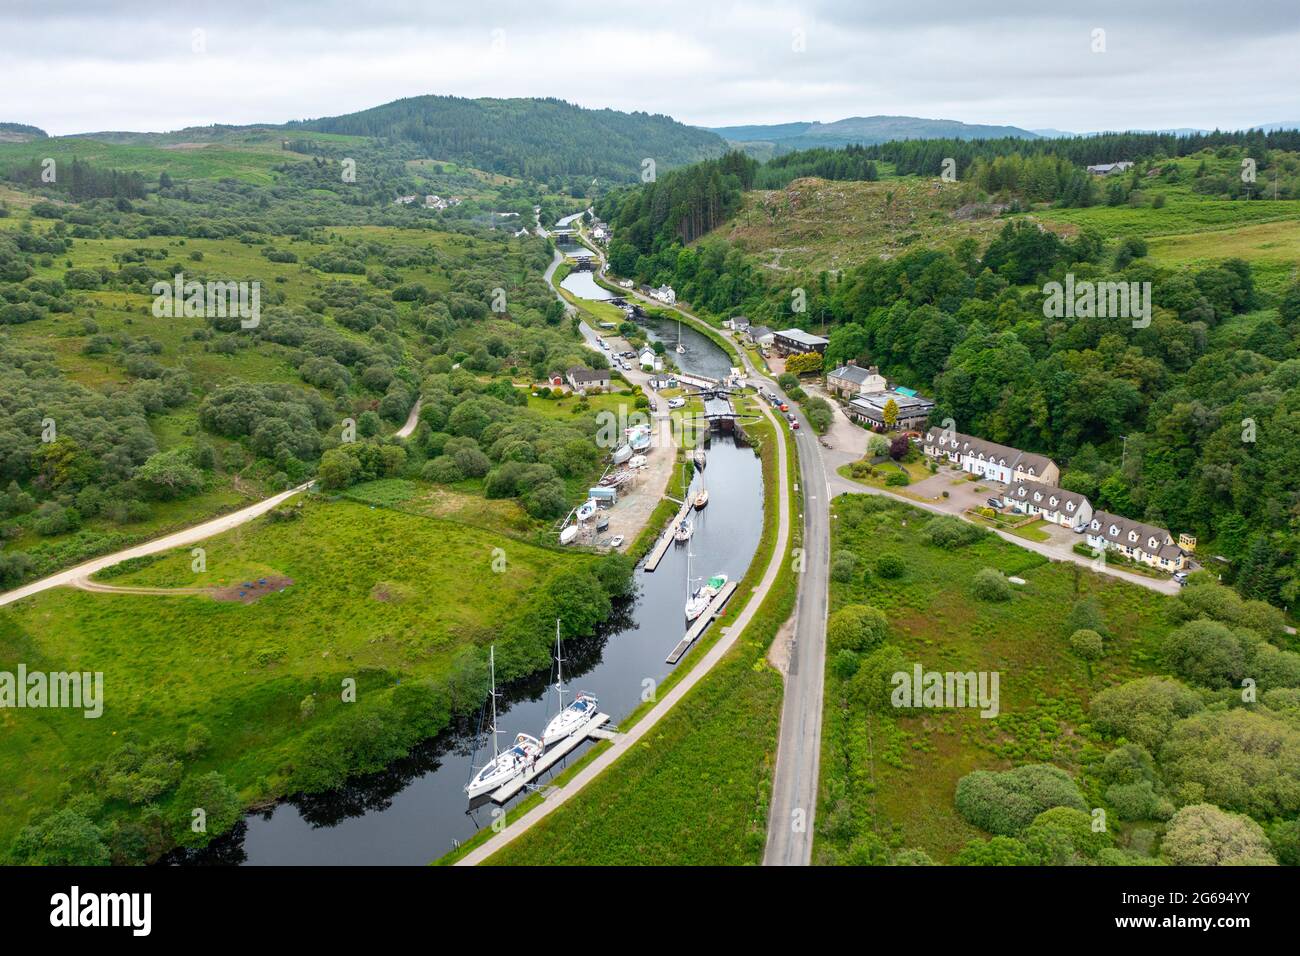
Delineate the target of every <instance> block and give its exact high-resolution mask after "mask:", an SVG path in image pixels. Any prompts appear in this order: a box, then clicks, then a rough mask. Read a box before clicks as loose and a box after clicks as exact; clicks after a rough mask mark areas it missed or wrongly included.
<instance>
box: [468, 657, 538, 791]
mask: <svg viewBox="0 0 1300 956" xmlns="http://www.w3.org/2000/svg"><path fill="white" fill-rule="evenodd" d="M488 678H489V680H490V684H489V687H490V693H489V700H491V702H492V724H491V727H490V733H491V735H492V759H491V760H489V761H488V762H487V763H486V764H484V765H483V767H482V768H481V769H480V770H479V771H478V773H476V774H474V775H473V776H472V777H470V780H469V783H467V784H465V793H466V794H468V796H469V798H470V799H471V800H473V799H474V798H475V797H480V796H482V795H483V794H485V793H490V792H491V791H493V790H495V789H496V788H497V787H500V786H503V785H505V784H507V783H509V782H510V781H511V780H513V779H514V778H515V777H517V776H519V775H520V774H521V773H524V772H525V771H526V770H527V769H528V768H529V767H531V766H532V765H533V761H535V760H536V759H537V758H538V757H539V756H541V753H542V744H541V741H539V740H538V739H537V738H536V737H531V736H529V735H528V734H520V735H519V736H517V737H515V742H514V746H512V747H511V748H510V749H509V750H506V751H504V752H502V751H501V750H499V749H498V748H497V735H498V734H499V733H500V731H498V730H497V649H496V645H495V644H494V645H493V646H492V648H491V650H489V651H488Z"/></svg>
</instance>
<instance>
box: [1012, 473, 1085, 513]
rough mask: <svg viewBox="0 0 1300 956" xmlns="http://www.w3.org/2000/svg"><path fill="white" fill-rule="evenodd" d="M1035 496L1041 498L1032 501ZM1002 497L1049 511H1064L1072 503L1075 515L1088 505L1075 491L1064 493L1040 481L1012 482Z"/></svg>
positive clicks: (1060, 489) (1062, 490)
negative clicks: (1054, 500)
mask: <svg viewBox="0 0 1300 956" xmlns="http://www.w3.org/2000/svg"><path fill="white" fill-rule="evenodd" d="M1036 494H1037V495H1041V496H1042V498H1041V500H1038V501H1035V500H1034V495H1036ZM1002 497H1003V498H1008V499H1011V500H1012V501H1024V502H1028V503H1032V504H1033V505H1034V506H1035V507H1038V508H1046V509H1048V510H1049V511H1064V510H1066V507H1065V506H1066V505H1067V504H1068V503H1070V502H1071V501H1072V502H1074V510H1075V513H1076V514H1077V513H1078V512H1079V511H1081V510H1082V509H1083V506H1084V505H1086V504H1089V501H1088V499H1087V498H1086V497H1085V496H1083V495H1081V494H1079V493H1078V492H1077V491H1066V490H1065V489H1064V488H1057V487H1056V486H1055V485H1045V484H1043V483H1042V482H1041V481H1013V482H1012V483H1011V485H1010V487H1008V488H1007V491H1006V494H1004V495H1003V496H1002ZM1053 498H1055V499H1056V503H1055V504H1053V503H1052V499H1053Z"/></svg>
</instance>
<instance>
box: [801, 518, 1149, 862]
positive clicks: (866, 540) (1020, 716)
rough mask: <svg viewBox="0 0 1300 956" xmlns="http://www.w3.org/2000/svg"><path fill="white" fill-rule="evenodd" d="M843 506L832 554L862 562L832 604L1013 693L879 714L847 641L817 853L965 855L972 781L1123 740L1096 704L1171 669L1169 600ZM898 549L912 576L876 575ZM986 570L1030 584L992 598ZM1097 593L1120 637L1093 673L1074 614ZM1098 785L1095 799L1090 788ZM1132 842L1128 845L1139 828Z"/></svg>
mask: <svg viewBox="0 0 1300 956" xmlns="http://www.w3.org/2000/svg"><path fill="white" fill-rule="evenodd" d="M832 510H833V512H834V513H835V514H836V515H837V518H836V520H835V521H833V522H832V527H833V538H832V543H831V550H832V553H835V552H838V551H841V550H847V551H851V552H852V553H853V554H854V555H855V556H856V557H857V565H856V569H855V572H854V574H853V575H852V576H851V580H848V581H835V582H833V583H832V584H831V593H830V599H831V600H830V608H831V613H832V614H833V613H834V612H835V611H836V610H838V609H840V608H842V607H844V606H845V605H848V604H867V605H870V606H872V607H875V608H878V609H880V610H881V611H883V612H884V613H885V614H886V616H887V617H888V619H889V636H888V638H887V642H888V643H889V644H892V645H893V646H895V647H897V648H898V649H899V650H900V651H901V652H902V654H903V656H904V658H905V659H906V661H907V662H908V664H909V666H910V664H911V663H912V662H913V661H919V662H920V663H921V664H922V666H923V668H924V669H925V670H927V671H942V672H947V671H958V672H966V671H977V672H978V671H996V672H998V673H999V674H1000V697H1001V700H1000V713H999V715H998V716H997V717H996V718H993V719H982V718H981V717H980V716H979V714H978V711H977V710H974V709H929V710H924V711H919V712H916V713H917V714H918V715H912V714H908V713H907V712H906V711H894V710H892V709H889V708H886V709H885V711H884V712H878V711H876V712H873V711H870V710H868V709H867V708H866V707H865V706H864V705H863V704H862V703H860V702H859V701H857V700H856V699H855V698H854V696H853V695H852V694H851V693H850V691H849V681H846V680H844V679H842V678H841V677H840V676H838V674H837V671H836V668H835V662H834V657H835V650H834V649H833V648H832V649H831V650H830V651H829V652H828V663H827V677H826V679H827V687H826V710H825V714H824V727H823V739H822V763H821V768H822V770H821V772H822V779H821V795H820V799H819V808H818V811H817V817H816V831H817V832H816V842H815V844H814V851H813V862H814V863H834V862H844V861H845V860H846V859H848V858H850V856H851V854H850V849H851V847H852V846H853V844H854V842H855V841H856V840H857V839H858V838H859V837H861V836H862V835H863V834H866V833H872V834H874V835H875V836H877V837H878V838H879V839H880V840H881V841H882V842H883V843H884V844H885V845H886V846H888V847H891V848H895V849H897V848H917V849H921V850H924V851H925V852H926V853H927V854H929V855H930V856H931V857H932V858H933V859H934V860H935V861H936V862H940V863H946V862H951V861H952V859H953V857H954V856H955V855H956V853H957V852H958V851H959V850H960V849H961V848H962V847H963V846H964V845H965V843H966V842H967V841H968V840H971V839H974V838H976V837H980V836H983V835H984V834H983V833H982V832H981V831H979V830H977V829H976V828H974V827H972V826H971V825H969V824H968V823H966V822H965V821H964V820H963V819H962V818H961V817H960V816H959V815H958V814H957V812H956V810H955V809H954V806H953V793H954V790H955V787H956V784H957V781H958V779H959V778H960V777H962V776H963V775H965V774H967V773H969V772H971V771H972V770H978V769H990V770H998V769H1005V768H1008V767H1011V766H1013V765H1015V764H1021V763H1032V762H1051V763H1054V764H1056V765H1057V766H1060V767H1062V768H1063V769H1065V770H1067V771H1069V772H1070V773H1071V774H1072V775H1073V776H1075V777H1076V779H1081V778H1086V774H1087V773H1088V771H1089V769H1090V768H1092V767H1093V766H1094V765H1096V763H1097V762H1098V761H1099V759H1100V758H1101V757H1102V756H1104V753H1105V750H1106V749H1109V748H1108V747H1103V746H1100V745H1099V744H1098V742H1097V740H1096V738H1095V737H1094V736H1093V735H1092V734H1091V733H1090V729H1089V725H1088V717H1087V709H1088V704H1089V700H1090V698H1091V697H1092V695H1093V694H1094V693H1096V692H1097V691H1098V690H1100V689H1102V688H1104V687H1106V686H1108V685H1111V684H1114V683H1118V682H1121V681H1123V680H1129V679H1132V678H1134V677H1138V676H1143V675H1145V674H1149V673H1152V672H1153V671H1155V670H1156V666H1155V663H1154V661H1155V653H1156V646H1157V641H1158V639H1159V638H1160V637H1161V636H1162V635H1163V634H1165V633H1166V632H1167V630H1168V629H1169V628H1170V625H1169V624H1168V623H1167V622H1166V619H1165V613H1164V608H1165V604H1166V602H1167V601H1168V600H1169V599H1168V598H1165V597H1163V596H1161V595H1158V594H1155V593H1153V592H1151V591H1148V590H1146V589H1145V588H1141V587H1138V586H1136V585H1132V584H1128V583H1126V582H1123V581H1119V580H1116V579H1114V578H1109V577H1105V576H1102V575H1097V574H1094V573H1092V572H1090V571H1087V570H1084V569H1082V568H1080V567H1079V566H1077V565H1074V564H1066V563H1052V562H1049V561H1048V560H1047V559H1046V558H1043V557H1041V556H1039V555H1037V554H1034V553H1032V552H1030V551H1026V550H1024V549H1022V548H1018V547H1016V546H1014V545H1012V544H1009V543H1006V542H1003V541H1001V540H999V539H997V538H996V537H994V536H992V535H988V536H987V537H985V538H983V539H982V540H981V541H979V542H977V543H974V544H970V545H967V546H965V547H961V548H956V549H945V548H941V547H937V546H935V545H931V544H928V543H927V542H926V541H925V539H924V537H923V529H924V527H925V525H926V524H927V522H928V521H930V520H931V516H929V515H927V514H926V513H924V512H921V511H918V510H916V509H914V508H912V507H910V506H907V505H905V504H902V503H899V502H895V501H891V500H889V499H883V498H879V497H865V496H858V495H853V496H843V497H840V498H837V499H836V500H835V502H834V506H833V509H832ZM884 554H892V555H897V556H899V557H901V558H902V560H903V564H904V567H905V570H904V571H903V573H902V575H901V576H900V577H898V578H887V577H882V576H881V575H879V574H877V573H876V571H875V562H876V561H877V560H878V559H879V558H880V556H882V555H884ZM985 567H992V568H996V569H998V570H999V571H1001V572H1003V573H1004V574H1006V575H1016V576H1019V577H1021V578H1023V579H1024V580H1025V582H1026V583H1025V584H1024V585H1023V586H1019V587H1014V588H1013V591H1014V594H1013V596H1012V599H1011V600H1010V601H1007V602H1005V603H988V602H984V601H980V600H977V599H976V598H974V597H973V595H972V594H971V592H970V582H971V579H972V578H973V576H974V575H975V573H976V572H977V571H979V570H980V569H981V568H985ZM1085 597H1086V598H1091V599H1093V600H1094V601H1095V602H1096V603H1097V605H1098V607H1099V609H1100V611H1101V613H1102V616H1103V618H1104V620H1105V621H1106V624H1107V626H1108V627H1109V629H1110V630H1111V632H1112V635H1113V636H1112V639H1111V640H1108V641H1107V653H1106V656H1105V657H1104V658H1102V659H1101V660H1100V661H1098V662H1096V663H1095V664H1093V665H1092V668H1091V672H1090V670H1089V667H1088V665H1086V664H1085V663H1084V662H1083V661H1081V660H1080V659H1079V658H1077V657H1076V656H1074V655H1073V654H1072V653H1071V652H1070V648H1069V641H1068V639H1069V636H1070V630H1069V626H1068V624H1067V619H1068V617H1069V615H1070V612H1071V609H1072V608H1073V606H1074V603H1075V602H1076V601H1077V600H1079V599H1081V598H1085ZM1083 790H1084V793H1085V794H1089V795H1090V796H1093V797H1095V796H1096V795H1095V794H1090V792H1089V789H1088V786H1087V785H1086V784H1085V785H1084V786H1083ZM1092 805H1094V806H1095V805H1096V804H1095V803H1094V804H1092ZM1117 838H1118V841H1119V842H1120V843H1121V844H1122V843H1123V840H1124V835H1123V834H1118V835H1117Z"/></svg>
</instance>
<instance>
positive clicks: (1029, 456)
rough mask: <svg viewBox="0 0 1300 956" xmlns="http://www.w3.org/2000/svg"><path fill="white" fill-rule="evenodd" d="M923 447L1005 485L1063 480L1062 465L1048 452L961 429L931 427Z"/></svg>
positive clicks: (935, 456) (941, 457) (927, 451)
mask: <svg viewBox="0 0 1300 956" xmlns="http://www.w3.org/2000/svg"><path fill="white" fill-rule="evenodd" d="M921 447H922V450H923V451H924V452H925V453H926V454H927V455H929V456H930V457H931V458H938V459H946V460H947V461H949V462H951V463H952V464H954V465H956V466H958V467H959V468H961V470H962V471H967V472H970V473H971V474H972V475H979V476H980V477H981V478H988V479H989V480H990V481H1000V482H1002V483H1003V484H1004V485H1009V484H1011V483H1012V482H1015V481H1041V482H1044V483H1047V484H1051V483H1053V482H1056V481H1060V480H1061V469H1060V468H1058V467H1057V465H1056V462H1054V461H1052V459H1050V458H1048V457H1047V456H1046V455H1038V454H1035V453H1034V452H1029V451H1021V450H1020V449H1019V448H1012V447H1010V446H1009V445H999V444H998V443H997V442H992V441H985V440H984V439H982V438H974V437H972V436H970V435H963V434H961V433H960V432H951V431H947V430H945V429H942V428H931V429H930V430H929V431H928V432H926V434H925V438H924V440H923V441H922V443H921Z"/></svg>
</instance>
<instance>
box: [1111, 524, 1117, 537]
mask: <svg viewBox="0 0 1300 956" xmlns="http://www.w3.org/2000/svg"><path fill="white" fill-rule="evenodd" d="M1110 533H1111V536H1112V537H1115V536H1117V535H1118V534H1119V528H1117V527H1115V526H1114V525H1111V526H1110Z"/></svg>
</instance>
